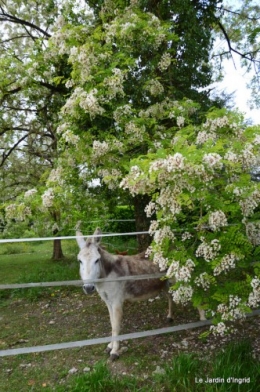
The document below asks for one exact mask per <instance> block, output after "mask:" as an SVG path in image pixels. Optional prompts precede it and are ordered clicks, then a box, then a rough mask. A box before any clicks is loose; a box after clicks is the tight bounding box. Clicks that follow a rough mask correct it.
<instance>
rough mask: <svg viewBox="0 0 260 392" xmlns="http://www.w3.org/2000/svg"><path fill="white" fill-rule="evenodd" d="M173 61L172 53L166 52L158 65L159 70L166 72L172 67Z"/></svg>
mask: <svg viewBox="0 0 260 392" xmlns="http://www.w3.org/2000/svg"><path fill="white" fill-rule="evenodd" d="M171 61H172V59H171V55H170V53H167V52H165V53H164V54H163V55H162V57H161V59H160V61H159V63H158V68H159V70H160V71H161V72H163V71H166V69H167V68H169V66H170V65H171Z"/></svg>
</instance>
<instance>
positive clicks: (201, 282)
mask: <svg viewBox="0 0 260 392" xmlns="http://www.w3.org/2000/svg"><path fill="white" fill-rule="evenodd" d="M194 283H195V284H196V285H197V286H199V287H202V288H203V290H205V291H206V290H208V288H209V287H210V280H209V275H208V274H207V272H203V273H201V274H200V275H199V276H198V277H197V278H195V280H194Z"/></svg>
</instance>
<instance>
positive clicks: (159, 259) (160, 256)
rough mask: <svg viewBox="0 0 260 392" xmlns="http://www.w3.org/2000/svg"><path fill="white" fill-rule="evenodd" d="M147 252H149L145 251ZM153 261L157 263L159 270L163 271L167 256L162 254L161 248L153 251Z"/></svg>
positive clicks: (165, 267) (165, 266)
mask: <svg viewBox="0 0 260 392" xmlns="http://www.w3.org/2000/svg"><path fill="white" fill-rule="evenodd" d="M147 254H149V252H147ZM153 262H154V263H155V264H158V266H159V268H160V271H165V270H166V269H167V264H168V258H167V257H164V256H163V253H162V251H161V250H158V251H156V252H155V253H154V258H153Z"/></svg>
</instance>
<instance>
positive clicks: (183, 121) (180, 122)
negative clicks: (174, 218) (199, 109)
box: [176, 116, 185, 128]
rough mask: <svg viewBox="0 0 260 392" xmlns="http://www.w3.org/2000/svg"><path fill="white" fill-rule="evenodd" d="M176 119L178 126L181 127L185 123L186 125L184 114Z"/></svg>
mask: <svg viewBox="0 0 260 392" xmlns="http://www.w3.org/2000/svg"><path fill="white" fill-rule="evenodd" d="M176 121H177V126H178V127H179V128H181V127H183V125H184V123H185V118H184V117H183V116H178V117H177V118H176Z"/></svg>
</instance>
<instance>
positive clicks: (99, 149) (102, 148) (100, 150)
mask: <svg viewBox="0 0 260 392" xmlns="http://www.w3.org/2000/svg"><path fill="white" fill-rule="evenodd" d="M109 151H110V146H109V144H108V143H107V142H106V141H103V142H100V141H99V140H94V142H93V151H92V154H93V155H92V156H93V158H94V159H97V158H100V157H103V156H104V155H105V154H107V153H108V152H109Z"/></svg>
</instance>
